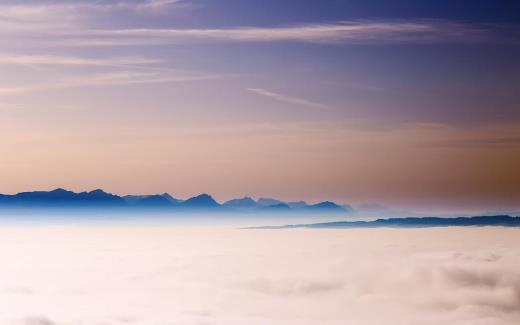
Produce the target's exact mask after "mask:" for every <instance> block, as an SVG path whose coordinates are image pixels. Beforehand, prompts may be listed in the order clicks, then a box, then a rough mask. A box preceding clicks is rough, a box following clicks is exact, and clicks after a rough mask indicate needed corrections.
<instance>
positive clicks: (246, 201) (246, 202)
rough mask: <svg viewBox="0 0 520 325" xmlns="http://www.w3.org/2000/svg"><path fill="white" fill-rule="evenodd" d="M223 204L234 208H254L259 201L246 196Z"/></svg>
mask: <svg viewBox="0 0 520 325" xmlns="http://www.w3.org/2000/svg"><path fill="white" fill-rule="evenodd" d="M223 206H225V207H227V208H234V209H254V208H257V207H258V203H256V201H255V200H253V199H252V198H250V197H244V198H242V199H233V200H229V201H227V202H225V203H224V204H223Z"/></svg>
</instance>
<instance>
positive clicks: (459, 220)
mask: <svg viewBox="0 0 520 325" xmlns="http://www.w3.org/2000/svg"><path fill="white" fill-rule="evenodd" d="M453 226H458V227H467V226H501V227H520V217H512V216H509V215H497V216H476V217H456V218H440V217H439V218H438V217H424V218H390V219H377V220H374V221H337V222H325V223H314V224H301V225H287V226H274V227H270V226H267V227H254V228H255V229H282V228H331V229H336V228H380V227H399V228H429V227H453Z"/></svg>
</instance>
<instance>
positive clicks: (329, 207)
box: [305, 201, 346, 212]
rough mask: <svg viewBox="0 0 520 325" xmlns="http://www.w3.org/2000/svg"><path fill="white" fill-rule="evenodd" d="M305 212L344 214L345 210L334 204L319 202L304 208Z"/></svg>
mask: <svg viewBox="0 0 520 325" xmlns="http://www.w3.org/2000/svg"><path fill="white" fill-rule="evenodd" d="M305 210H307V211H312V212H320V211H327V212H346V210H345V208H343V207H342V206H340V205H338V204H336V203H334V202H330V201H325V202H321V203H318V204H313V205H309V206H307V207H305Z"/></svg>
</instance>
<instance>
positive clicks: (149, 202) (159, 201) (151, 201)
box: [123, 193, 182, 208]
mask: <svg viewBox="0 0 520 325" xmlns="http://www.w3.org/2000/svg"><path fill="white" fill-rule="evenodd" d="M123 199H124V200H125V201H126V202H127V203H128V204H130V205H132V206H137V207H149V208H152V207H157V208H167V207H173V206H177V205H179V204H180V203H181V202H182V201H181V200H178V199H175V198H174V197H172V196H171V195H170V194H168V193H164V194H157V195H125V196H124V197H123Z"/></svg>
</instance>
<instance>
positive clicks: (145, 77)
mask: <svg viewBox="0 0 520 325" xmlns="http://www.w3.org/2000/svg"><path fill="white" fill-rule="evenodd" d="M215 78H219V76H217V75H183V74H179V75H170V74H160V73H141V72H115V73H102V74H95V75H86V76H82V77H72V78H66V79H62V80H58V81H49V82H46V83H44V84H35V85H23V86H7V87H2V86H0V95H2V94H3V95H11V94H15V95H16V94H20V93H27V92H35V91H46V90H57V89H68V88H79V87H92V86H120V85H134V84H158V83H177V82H189V81H200V80H210V79H215Z"/></svg>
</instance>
